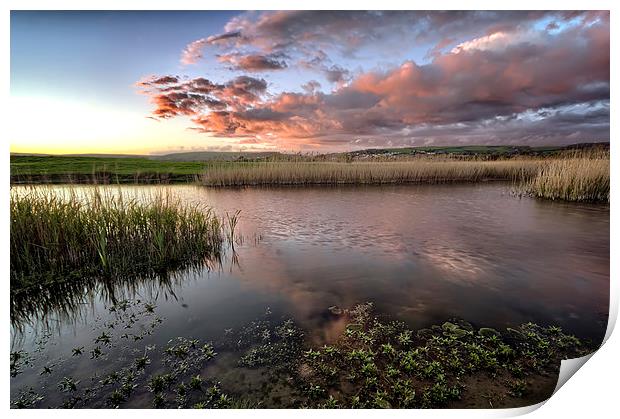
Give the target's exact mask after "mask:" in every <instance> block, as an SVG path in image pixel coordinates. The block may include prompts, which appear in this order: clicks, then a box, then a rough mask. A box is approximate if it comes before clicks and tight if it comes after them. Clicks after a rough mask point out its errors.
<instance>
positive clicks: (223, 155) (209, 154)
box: [147, 151, 282, 161]
mask: <svg viewBox="0 0 620 419" xmlns="http://www.w3.org/2000/svg"><path fill="white" fill-rule="evenodd" d="M281 155H282V153H278V152H273V151H264V152H261V151H256V152H232V151H230V152H228V151H191V152H186V153H172V154H165V155H161V156H156V155H150V156H147V158H149V159H151V160H161V161H213V160H218V161H233V160H243V159H247V160H257V159H265V158H269V157H273V156H281Z"/></svg>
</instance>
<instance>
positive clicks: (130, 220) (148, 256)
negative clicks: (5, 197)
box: [10, 187, 224, 291]
mask: <svg viewBox="0 0 620 419" xmlns="http://www.w3.org/2000/svg"><path fill="white" fill-rule="evenodd" d="M10 206H11V234H10V236H11V237H10V250H11V263H10V265H11V266H10V268H11V269H10V271H11V290H12V291H14V290H20V289H25V288H28V287H31V286H40V285H41V284H43V283H46V282H47V283H50V282H51V283H54V282H58V281H60V280H62V279H63V278H67V277H68V276H73V277H74V278H75V277H93V276H96V277H106V278H119V277H129V276H136V275H140V276H147V275H155V274H157V273H159V272H162V271H168V270H171V269H180V268H185V267H188V266H192V265H196V264H201V263H204V262H208V261H210V260H214V259H216V258H218V257H219V255H220V252H221V250H222V244H223V242H224V234H223V228H222V222H221V220H220V219H219V218H218V217H217V216H216V215H215V214H214V213H213V212H212V210H211V209H209V208H203V207H200V206H197V205H194V206H190V205H186V204H182V203H181V201H180V200H178V199H176V198H173V197H172V196H171V195H170V194H166V193H159V194H155V195H154V196H152V197H149V198H148V199H146V200H138V199H137V198H130V197H127V196H124V195H123V194H122V193H121V192H120V191H119V192H118V193H116V194H115V193H113V192H112V193H111V192H109V191H108V192H106V191H103V190H101V189H99V188H93V189H92V190H90V191H89V192H87V193H86V194H84V195H79V194H78V193H76V192H75V191H71V192H69V193H68V194H64V195H63V194H59V193H54V192H53V191H51V190H48V189H44V188H40V187H37V188H32V189H30V190H27V191H24V190H20V191H15V190H12V191H11V203H10ZM76 274H77V275H76Z"/></svg>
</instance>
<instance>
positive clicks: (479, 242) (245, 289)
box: [11, 183, 609, 392]
mask: <svg viewBox="0 0 620 419" xmlns="http://www.w3.org/2000/svg"><path fill="white" fill-rule="evenodd" d="M54 188H55V189H57V190H63V189H66V188H68V187H66V186H55V187H54ZM81 188H82V189H84V190H87V189H88V188H89V187H81ZM110 188H111V189H118V188H119V187H117V186H113V187H110ZM158 188H161V187H151V186H122V187H121V189H122V190H123V192H126V193H129V194H137V195H138V196H142V197H144V196H145V194H148V193H150V192H153V191H154V190H157V189H158ZM167 189H169V190H170V191H171V192H172V193H173V194H176V195H179V196H180V197H182V199H184V200H187V201H188V202H202V203H206V204H208V205H210V206H212V207H213V208H214V209H215V211H216V212H217V213H218V214H224V213H225V212H226V211H228V212H231V213H232V212H234V211H235V210H241V215H240V223H239V227H238V232H239V233H240V235H241V236H242V237H243V241H242V242H240V243H238V244H237V245H236V246H235V249H236V258H235V259H236V261H234V260H233V258H231V257H230V256H231V255H232V252H230V251H229V252H228V253H227V257H224V259H223V261H222V266H221V267H219V268H217V269H212V270H208V269H204V270H202V271H199V272H194V273H189V274H186V275H183V276H182V277H179V278H176V280H175V281H174V282H173V284H172V285H169V286H168V287H159V286H157V285H156V284H153V283H144V284H142V283H141V284H140V285H138V286H137V287H136V288H135V289H132V290H128V289H121V290H116V292H118V293H124V294H123V295H125V296H127V297H130V298H142V299H143V300H144V301H154V302H155V304H156V306H157V314H158V315H160V316H161V317H163V318H164V319H165V322H164V326H163V327H161V328H160V329H159V330H158V331H157V334H155V335H154V336H153V337H152V338H151V340H152V342H153V343H154V344H158V345H162V344H165V342H167V341H168V340H169V339H171V338H173V337H176V336H186V337H190V336H191V337H195V338H199V339H201V340H204V341H208V340H210V339H216V338H217V336H220V335H221V334H222V332H223V331H224V329H229V328H238V327H240V326H241V325H243V324H247V323H248V322H249V321H251V320H253V319H255V318H256V317H257V316H260V315H261V313H264V312H265V309H266V308H267V307H269V308H270V310H271V311H272V312H273V313H274V314H275V315H278V316H287V317H292V318H293V319H295V321H296V322H297V323H298V324H299V325H300V326H301V327H302V328H304V329H305V330H306V331H307V335H308V336H309V337H310V339H312V340H313V341H315V342H317V343H321V342H324V341H329V340H331V339H333V338H334V337H335V335H336V334H337V333H339V332H340V329H338V327H337V326H335V325H334V324H333V322H330V321H329V320H328V319H329V316H328V315H327V313H328V310H327V308H328V307H330V306H334V305H335V306H339V307H351V306H353V305H354V304H356V303H362V302H365V301H373V302H374V303H375V305H376V307H377V310H378V311H379V312H382V313H386V314H389V315H391V316H393V317H395V318H398V319H400V320H402V321H405V322H406V323H408V324H409V325H410V326H411V327H413V328H418V327H426V326H429V325H431V324H435V323H441V322H443V321H445V320H447V319H448V318H450V317H459V318H463V319H466V320H468V321H470V322H472V323H474V324H476V325H478V326H488V327H495V328H504V327H507V326H513V325H517V324H521V323H524V322H528V321H532V322H536V323H539V324H542V325H547V324H556V325H559V326H561V327H562V328H563V329H565V330H567V331H569V332H571V333H574V334H576V335H577V336H579V337H583V338H591V339H593V340H596V341H598V340H600V339H602V336H603V335H604V332H605V327H606V321H607V311H608V300H609V206H606V205H590V204H574V203H560V202H549V201H539V200H535V199H530V198H518V197H515V196H513V195H512V194H511V192H510V187H509V186H507V185H504V184H500V183H491V184H478V185H419V186H414V185H403V186H381V187H378V186H368V187H351V186H347V187H317V188H307V187H305V188H275V189H269V188H249V189H210V188H203V187H197V186H171V187H168V188H167ZM108 297H109V295H108V294H107V293H103V292H102V293H97V292H95V293H91V294H89V295H86V296H84V297H83V303H82V304H80V305H79V307H80V309H79V310H75V309H70V310H68V312H67V313H64V314H63V315H61V314H59V313H46V314H45V316H44V318H43V319H39V320H34V319H33V320H31V321H30V322H27V321H26V322H21V323H20V324H19V325H17V326H19V328H17V327H15V326H16V325H14V330H13V334H12V350H18V349H24V350H26V351H33V350H35V348H36V341H37V340H38V339H40V337H41V331H42V330H41V329H43V327H42V324H43V323H45V324H47V325H51V326H52V327H51V330H52V333H51V336H50V337H49V338H48V340H49V342H48V344H47V345H46V347H45V349H44V351H45V353H46V357H48V358H49V359H53V358H54V357H58V356H64V357H65V358H66V357H67V354H68V353H69V354H70V353H71V348H73V347H76V346H81V345H88V344H89V342H92V339H93V336H94V334H95V331H94V330H93V324H94V323H95V322H96V321H100V320H101V319H105V318H106V316H109V312H108V310H107V309H106V307H105V306H106V304H107V303H109V301H106V300H107V298H108ZM42 320H44V321H42ZM18 329H19V330H18ZM72 369H76V370H77V369H79V364H77V363H74V365H73V366H72ZM73 372H74V373H75V371H73ZM37 375H38V371H32V372H30V373H24V374H21V375H19V376H18V377H16V378H14V379H12V385H11V387H12V392H13V390H14V389H17V388H19V387H22V386H23V385H26V384H29V383H32V382H33V380H35V379H36V376H37Z"/></svg>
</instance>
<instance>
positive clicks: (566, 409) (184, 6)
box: [0, 0, 620, 419]
mask: <svg viewBox="0 0 620 419" xmlns="http://www.w3.org/2000/svg"><path fill="white" fill-rule="evenodd" d="M2 4H3V6H2V7H3V8H4V11H3V12H4V13H3V14H2V18H1V22H2V24H0V28H2V30H1V33H2V38H3V42H2V43H1V44H0V45H1V47H0V48H2V56H3V57H5V59H6V60H5V61H3V62H4V65H3V66H2V69H1V71H2V76H3V80H4V101H3V102H2V103H3V105H2V106H3V109H2V110H3V111H4V112H2V113H1V114H0V115H8V112H7V109H6V107H7V104H8V103H9V95H10V93H9V92H10V66H9V57H10V54H9V49H10V12H9V11H10V10H11V9H14V10H28V9H31V10H63V9H67V10H71V9H75V10H106V9H108V10H140V9H145V10H201V9H204V10H253V9H259V10H287V9H291V8H304V9H325V10H329V9H382V10H388V9H396V10H399V9H425V10H450V9H455V10H460V9H478V10H502V9H503V10H511V9H523V10H541V9H542V10H544V9H561V10H581V9H591V10H611V11H612V12H611V38H612V40H611V42H612V46H613V45H617V43H616V40H617V39H616V38H617V32H618V31H617V25H618V19H617V16H616V15H617V13H618V10H619V9H620V8H618V7H614V6H615V5H616V4H620V3H618V2H612V1H600V0H589V1H575V0H567V1H562V2H559V1H548V0H538V1H534V0H521V1H518V2H517V1H504V2H498V1H497V0H494V1H490V0H484V1H480V0H476V1H468V2H466V3H463V2H462V1H454V0H452V1H450V0H436V1H433V2H431V3H428V2H424V3H422V2H420V3H413V2H411V1H394V0H382V1H380V2H379V1H376V0H375V1H369V0H357V1H350V0H349V1H333V0H315V1H313V2H311V4H302V3H291V2H290V0H289V1H284V0H263V1H248V0H227V1H226V2H205V1H193V0H175V1H173V2H171V1H163V0H150V1H148V2H147V1H136V0H131V1H130V0H124V1H113V0H108V1H101V0H93V1H88V2H84V1H80V0H57V1H53V2H52V1H49V0H47V1H46V0H21V1H18V0H5V1H4V2H2ZM616 55H617V54H614V52H613V47H612V54H611V74H617V73H618V66H617V56H616ZM611 86H612V90H611V98H612V103H614V104H615V103H616V99H617V91H618V89H617V84H616V82H615V81H612V83H611ZM611 109H612V113H611V137H612V138H614V137H615V135H614V134H617V132H618V130H617V128H616V124H615V123H614V120H615V119H616V118H614V116H617V112H614V110H615V105H614V106H612V107H611ZM5 118H6V117H5ZM5 122H6V121H5ZM0 126H2V125H0ZM5 132H6V131H5ZM2 141H3V143H4V144H3V145H4V152H3V153H1V156H0V158H1V159H2V163H3V164H2V175H3V182H4V183H3V185H4V188H5V189H4V190H5V193H4V195H3V199H4V203H3V204H2V205H1V206H0V219H2V220H4V222H3V223H2V225H1V227H0V228H1V229H2V230H1V231H0V236H1V237H2V239H3V240H2V250H1V252H0V260H1V261H2V265H1V266H2V271H3V273H4V279H5V281H8V280H9V245H8V237H9V231H8V230H9V223H8V220H9V218H8V217H9V213H8V197H9V194H8V188H9V173H10V172H9V167H10V165H9V146H10V139H8V138H6V137H4V136H3V138H2ZM612 149H615V147H614V146H612ZM618 170H619V169H618V164H617V159H616V156H615V150H614V151H612V160H611V176H612V184H614V185H615V181H616V178H617V177H618V176H617V175H618ZM614 202H615V199H614V195H613V194H612V203H611V208H612V217H611V254H612V255H613V254H614V251H615V250H616V249H617V245H616V244H617V238H618V237H620V236H619V235H618V233H619V231H618V226H617V223H616V222H615V217H614V208H615V204H614ZM610 268H611V270H610V274H611V278H612V280H611V303H610V325H609V327H608V331H607V336H606V338H609V339H608V340H607V342H606V343H605V344H604V345H603V347H602V348H601V350H599V351H598V352H597V353H595V354H594V355H593V356H592V357H591V359H590V360H589V361H588V362H587V363H586V364H585V366H584V367H583V368H582V369H581V370H580V371H579V372H577V374H576V377H575V378H572V379H570V380H568V382H567V383H566V384H565V385H564V386H563V387H562V388H561V389H559V391H558V392H557V394H555V395H554V396H553V397H552V398H551V399H549V401H547V402H546V403H542V404H541V405H542V407H541V406H540V405H537V406H532V407H529V408H523V409H506V410H433V411H424V410H416V411H414V412H410V411H406V410H390V411H351V410H347V411H343V410H337V411H309V410H296V411H285V410H276V411H274V410H255V411H209V412H201V411H189V410H186V411H173V410H166V411H158V410H144V411H129V410H124V411H123V410H121V411H119V412H115V415H118V416H120V417H130V416H133V415H135V414H136V413H138V414H142V413H143V412H144V414H148V415H149V416H151V417H153V418H169V417H170V416H177V415H183V416H187V417H204V415H209V416H216V417H218V418H232V417H234V418H237V417H241V416H243V417H249V416H253V417H259V418H260V417H264V418H267V417H268V418H270V419H271V418H284V417H287V418H288V417H290V416H291V414H293V415H295V416H298V417H313V418H314V417H316V416H321V417H334V418H336V417H337V418H354V417H355V418H356V419H357V418H358V417H359V416H360V415H364V416H366V415H368V416H373V417H388V416H389V417H390V418H405V417H407V418H408V417H410V415H415V416H416V417H418V416H419V417H470V418H479V417H510V416H517V415H520V414H525V413H528V412H533V413H531V415H530V417H533V418H557V417H566V418H573V417H574V418H580V419H581V418H583V417H585V416H590V417H610V416H612V414H613V413H612V412H617V411H618V410H617V407H618V403H617V401H616V400H617V397H618V396H617V394H618V392H617V388H618V387H617V386H618V374H619V373H620V370H619V367H618V365H619V363H620V362H619V361H618V357H617V354H620V351H619V350H618V349H619V348H620V339H619V338H618V333H615V334H612V335H611V336H610V332H611V330H612V329H613V324H614V323H615V320H616V318H617V313H618V281H617V279H616V273H617V272H618V263H617V259H615V258H614V257H612V258H611V267H610ZM7 285H8V284H7ZM7 285H5V286H4V287H3V288H2V293H3V298H4V300H3V301H5V303H6V308H5V309H4V311H3V317H4V319H3V320H2V324H3V325H5V326H4V327H5V336H6V339H5V340H4V341H3V342H2V343H3V348H4V354H5V356H7V355H8V353H9V351H10V349H9V326H8V325H9V318H10V316H9V292H8V286H7ZM5 360H6V358H5ZM6 361H8V360H6ZM6 361H5V362H4V363H2V370H3V371H4V372H3V376H4V377H5V379H4V381H3V383H2V390H1V391H2V407H3V408H4V409H6V410H7V411H8V412H7V413H8V414H10V415H11V416H14V417H24V418H32V417H35V416H36V415H38V414H39V413H43V412H42V411H18V410H9V374H8V369H9V366H8V362H6ZM539 407H540V408H539ZM179 412H180V413H179ZM85 413H86V412H84V411H67V410H47V411H46V412H45V415H47V416H49V417H52V418H61V417H62V418H65V417H76V418H77V417H82V416H83V415H84V414H85ZM87 414H88V415H89V416H91V417H93V419H97V418H104V417H107V416H108V415H109V414H110V411H108V410H89V411H88V413H87Z"/></svg>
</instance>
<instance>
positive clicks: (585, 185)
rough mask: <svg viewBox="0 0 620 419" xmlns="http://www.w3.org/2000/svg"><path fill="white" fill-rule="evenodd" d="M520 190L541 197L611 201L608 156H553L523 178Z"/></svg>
mask: <svg viewBox="0 0 620 419" xmlns="http://www.w3.org/2000/svg"><path fill="white" fill-rule="evenodd" d="M521 190H522V191H524V192H525V193H527V194H530V195H532V196H535V197H538V198H546V199H553V200H555V199H559V200H565V201H599V202H600V201H603V202H609V158H590V157H589V156H576V157H572V158H567V159H561V160H552V161H550V162H549V163H548V164H546V165H544V166H542V167H541V168H540V169H538V172H537V174H536V176H534V177H533V178H532V179H530V180H527V181H524V182H523V183H522V184H521Z"/></svg>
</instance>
